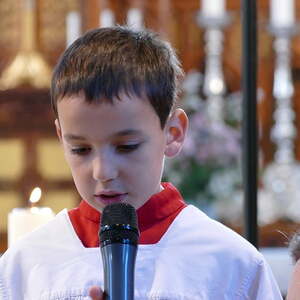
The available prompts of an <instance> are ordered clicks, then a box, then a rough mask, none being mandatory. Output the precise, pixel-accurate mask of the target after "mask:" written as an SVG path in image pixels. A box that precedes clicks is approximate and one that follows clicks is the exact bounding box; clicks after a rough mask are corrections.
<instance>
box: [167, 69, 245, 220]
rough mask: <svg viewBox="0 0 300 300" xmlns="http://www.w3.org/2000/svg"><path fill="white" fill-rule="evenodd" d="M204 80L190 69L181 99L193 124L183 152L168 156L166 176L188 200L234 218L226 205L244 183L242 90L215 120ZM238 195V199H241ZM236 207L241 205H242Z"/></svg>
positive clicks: (230, 98)
mask: <svg viewBox="0 0 300 300" xmlns="http://www.w3.org/2000/svg"><path fill="white" fill-rule="evenodd" d="M201 84H202V75H201V74H200V73H198V72H190V73H189V74H188V75H187V77H186V80H185V81H184V83H183V97H182V99H181V103H182V107H183V108H184V110H185V111H186V112H187V114H188V116H189V120H190V126H189V130H188V134H187V137H186V141H185V145H184V147H183V149H182V152H181V154H180V155H179V156H178V157H177V158H176V159H175V160H166V168H165V179H166V180H170V181H172V182H174V184H175V185H176V186H177V187H178V188H179V190H180V191H181V193H182V194H183V197H184V198H185V199H186V201H187V202H189V203H192V204H194V205H196V206H198V207H200V208H201V209H202V210H204V211H205V212H206V213H208V214H209V215H211V216H213V217H216V218H217V219H227V218H231V216H228V212H229V211H230V212H232V214H235V215H236V213H238V212H237V211H236V210H235V209H233V208H231V209H229V210H228V209H227V208H228V205H230V206H233V205H234V204H233V202H232V201H233V195H235V194H236V192H238V191H241V186H242V176H241V170H240V166H239V161H240V155H241V147H240V139H241V133H240V128H239V124H240V118H241V113H240V103H241V101H240V99H241V97H240V94H239V93H236V94H231V95H230V96H227V97H226V98H225V99H224V103H226V106H225V108H224V121H223V122H213V121H212V120H210V119H209V117H208V114H207V113H206V101H205V100H204V99H203V98H201V96H200V92H199V91H200V88H201ZM236 195H238V194H236ZM239 198H240V197H237V199H236V201H239V202H240V201H241V199H239ZM236 207H237V208H238V207H239V209H240V207H241V205H238V206H236ZM239 215H240V214H239Z"/></svg>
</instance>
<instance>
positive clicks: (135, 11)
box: [127, 8, 144, 29]
mask: <svg viewBox="0 0 300 300" xmlns="http://www.w3.org/2000/svg"><path fill="white" fill-rule="evenodd" d="M127 25H128V26H130V27H132V28H135V29H142V28H143V27H144V26H143V12H142V10H141V9H139V8H131V9H129V10H128V12H127Z"/></svg>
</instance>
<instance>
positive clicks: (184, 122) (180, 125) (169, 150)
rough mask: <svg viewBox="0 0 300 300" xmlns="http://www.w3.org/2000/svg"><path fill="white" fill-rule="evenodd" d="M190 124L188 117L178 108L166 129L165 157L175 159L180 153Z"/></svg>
mask: <svg viewBox="0 0 300 300" xmlns="http://www.w3.org/2000/svg"><path fill="white" fill-rule="evenodd" d="M188 124H189V121H188V117H187V115H186V113H185V112H184V110H182V109H180V108H177V109H176V110H175V111H174V112H173V113H172V114H171V116H170V117H169V119H168V121H167V123H166V127H165V130H166V137H167V143H166V148H165V155H166V156H167V157H174V156H175V155H177V154H178V153H179V152H180V150H181V148H182V146H183V142H184V139H185V135H186V132H187V129H188Z"/></svg>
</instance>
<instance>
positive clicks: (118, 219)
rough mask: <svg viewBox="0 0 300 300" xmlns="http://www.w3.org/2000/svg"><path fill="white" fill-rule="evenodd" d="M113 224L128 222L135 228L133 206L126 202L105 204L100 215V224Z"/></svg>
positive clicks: (135, 219) (135, 221) (135, 220)
mask: <svg viewBox="0 0 300 300" xmlns="http://www.w3.org/2000/svg"><path fill="white" fill-rule="evenodd" d="M114 224H128V225H130V226H132V227H134V228H137V227H138V226H137V217H136V211H135V209H134V207H133V206H132V205H130V204H128V203H113V204H110V205H107V206H105V208H104V210H103V213H102V217H101V226H105V225H114Z"/></svg>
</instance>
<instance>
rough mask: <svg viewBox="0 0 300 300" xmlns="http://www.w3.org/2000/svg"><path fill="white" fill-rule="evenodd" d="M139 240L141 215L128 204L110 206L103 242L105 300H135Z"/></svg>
mask: <svg viewBox="0 0 300 300" xmlns="http://www.w3.org/2000/svg"><path fill="white" fill-rule="evenodd" d="M138 239H139V230H138V224H137V215H136V211H135V209H134V207H133V206H131V205H130V204H128V203H113V204H110V205H107V206H106V207H105V208H104V210H103V212H102V217H101V226H100V231H99V240H100V246H101V255H102V261H103V271H104V299H106V300H133V299H134V269H135V259H136V253H137V245H138Z"/></svg>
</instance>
